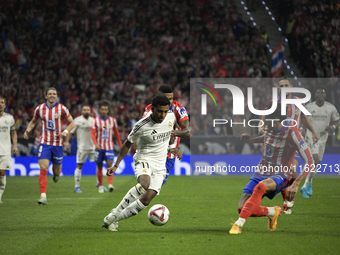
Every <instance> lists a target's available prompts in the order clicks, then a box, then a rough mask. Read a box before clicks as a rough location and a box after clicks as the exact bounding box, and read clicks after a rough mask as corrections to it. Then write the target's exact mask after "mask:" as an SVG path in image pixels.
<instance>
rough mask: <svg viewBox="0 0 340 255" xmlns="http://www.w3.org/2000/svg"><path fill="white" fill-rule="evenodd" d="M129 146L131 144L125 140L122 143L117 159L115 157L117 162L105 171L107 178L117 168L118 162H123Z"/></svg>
mask: <svg viewBox="0 0 340 255" xmlns="http://www.w3.org/2000/svg"><path fill="white" fill-rule="evenodd" d="M131 145H132V143H131V142H129V141H128V140H126V141H125V142H124V143H123V146H122V148H120V151H119V154H118V157H117V160H116V162H115V163H114V165H113V166H112V167H109V168H108V169H107V171H106V175H107V176H110V175H112V174H113V173H114V172H115V171H116V170H117V168H118V166H119V164H120V162H121V161H122V160H123V158H124V157H125V156H126V154H127V153H128V151H129V150H130V148H131Z"/></svg>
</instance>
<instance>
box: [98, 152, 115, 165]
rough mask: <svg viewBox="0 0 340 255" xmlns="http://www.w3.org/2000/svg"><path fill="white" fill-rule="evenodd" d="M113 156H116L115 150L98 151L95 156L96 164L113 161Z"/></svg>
mask: <svg viewBox="0 0 340 255" xmlns="http://www.w3.org/2000/svg"><path fill="white" fill-rule="evenodd" d="M113 156H114V153H113V150H100V151H97V150H96V151H95V154H94V160H95V161H96V163H103V161H104V160H105V161H108V160H111V161H113ZM108 167H111V166H108Z"/></svg>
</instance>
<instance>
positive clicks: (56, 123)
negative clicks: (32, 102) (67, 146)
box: [34, 103, 71, 146]
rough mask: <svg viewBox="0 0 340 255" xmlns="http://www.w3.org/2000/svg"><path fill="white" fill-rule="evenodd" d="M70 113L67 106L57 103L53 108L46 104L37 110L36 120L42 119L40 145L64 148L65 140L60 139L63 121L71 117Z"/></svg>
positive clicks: (35, 112) (39, 106) (35, 113)
mask: <svg viewBox="0 0 340 255" xmlns="http://www.w3.org/2000/svg"><path fill="white" fill-rule="evenodd" d="M70 116H71V115H70V112H69V110H68V109H67V108H66V106H64V105H62V104H59V103H56V104H55V105H54V106H53V107H52V108H50V107H48V106H47V104H46V103H43V104H40V105H38V106H37V107H36V108H35V111H34V118H36V119H39V118H40V119H41V127H42V132H41V137H40V143H43V144H46V145H53V146H63V139H62V138H58V135H59V133H61V132H62V128H63V120H64V119H67V118H68V117H70Z"/></svg>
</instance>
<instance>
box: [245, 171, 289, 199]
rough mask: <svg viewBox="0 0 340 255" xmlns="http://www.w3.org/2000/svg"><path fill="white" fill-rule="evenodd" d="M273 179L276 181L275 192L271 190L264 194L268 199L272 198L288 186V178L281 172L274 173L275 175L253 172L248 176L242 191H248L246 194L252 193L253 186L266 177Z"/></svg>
mask: <svg viewBox="0 0 340 255" xmlns="http://www.w3.org/2000/svg"><path fill="white" fill-rule="evenodd" d="M269 178H270V179H273V180H274V181H275V183H276V190H275V192H272V193H270V194H266V195H265V196H266V197H268V198H269V199H273V198H274V197H275V196H276V194H277V193H279V192H280V191H282V190H284V189H285V188H286V187H288V184H289V180H288V179H287V177H286V176H285V175H283V174H275V175H261V174H257V173H255V174H253V176H252V177H251V178H250V180H249V182H248V184H247V185H246V186H245V187H244V189H243V192H242V193H248V194H253V190H254V188H255V186H256V185H257V184H258V183H259V182H261V181H263V180H266V179H269Z"/></svg>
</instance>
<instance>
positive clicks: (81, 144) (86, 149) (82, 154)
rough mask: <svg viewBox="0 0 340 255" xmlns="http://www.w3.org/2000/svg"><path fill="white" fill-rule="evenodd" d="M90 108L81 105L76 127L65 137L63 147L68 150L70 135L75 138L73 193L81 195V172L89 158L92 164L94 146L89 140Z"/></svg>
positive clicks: (91, 122) (91, 121) (91, 123)
mask: <svg viewBox="0 0 340 255" xmlns="http://www.w3.org/2000/svg"><path fill="white" fill-rule="evenodd" d="M90 114H91V108H90V106H89V105H83V107H82V110H81V116H79V117H77V118H75V119H74V124H75V125H76V126H75V127H74V128H73V129H72V130H71V132H70V133H69V134H68V135H67V137H66V142H65V147H66V149H69V148H70V139H71V136H72V134H74V133H76V136H77V168H76V169H75V170H74V182H75V185H74V191H75V192H76V193H83V192H82V190H81V189H80V179H81V170H82V169H83V165H84V163H85V162H86V159H87V158H89V160H90V162H94V150H95V146H94V144H93V142H92V139H91V127H92V125H93V120H94V119H93V118H92V117H91V116H90Z"/></svg>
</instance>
